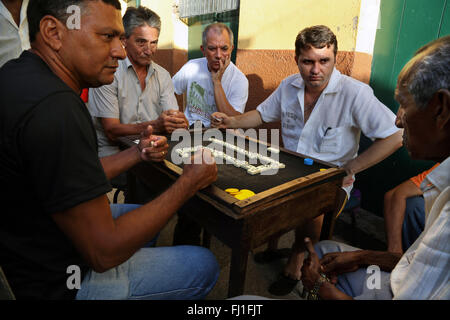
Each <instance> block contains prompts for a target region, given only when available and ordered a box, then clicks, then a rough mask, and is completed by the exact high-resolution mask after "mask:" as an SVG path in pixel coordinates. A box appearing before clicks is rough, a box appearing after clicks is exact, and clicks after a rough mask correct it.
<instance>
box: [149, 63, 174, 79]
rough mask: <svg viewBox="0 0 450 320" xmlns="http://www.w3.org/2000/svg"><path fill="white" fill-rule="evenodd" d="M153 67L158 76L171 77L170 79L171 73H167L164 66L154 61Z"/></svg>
mask: <svg viewBox="0 0 450 320" xmlns="http://www.w3.org/2000/svg"><path fill="white" fill-rule="evenodd" d="M152 67H153V69H155V72H156V73H157V74H158V76H163V77H169V78H170V73H169V71H167V70H166V69H165V68H163V67H162V66H160V65H159V64H157V63H156V62H154V61H152Z"/></svg>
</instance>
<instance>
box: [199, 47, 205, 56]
mask: <svg viewBox="0 0 450 320" xmlns="http://www.w3.org/2000/svg"><path fill="white" fill-rule="evenodd" d="M200 50H201V51H202V53H203V56H205V48H203V45H201V46H200Z"/></svg>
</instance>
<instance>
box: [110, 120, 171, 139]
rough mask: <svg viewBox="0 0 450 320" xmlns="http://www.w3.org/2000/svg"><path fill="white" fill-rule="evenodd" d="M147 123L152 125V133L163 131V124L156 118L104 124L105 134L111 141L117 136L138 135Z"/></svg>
mask: <svg viewBox="0 0 450 320" xmlns="http://www.w3.org/2000/svg"><path fill="white" fill-rule="evenodd" d="M149 125H151V126H152V127H153V132H154V133H161V132H163V131H164V130H163V126H162V122H161V120H160V119H159V118H158V119H156V120H152V121H145V122H141V123H128V124H125V123H117V124H114V125H110V126H104V130H105V133H106V136H107V137H108V139H110V140H111V141H116V140H117V138H120V137H124V136H132V135H139V134H141V132H142V131H144V130H145V129H146V128H147V127H148V126H149Z"/></svg>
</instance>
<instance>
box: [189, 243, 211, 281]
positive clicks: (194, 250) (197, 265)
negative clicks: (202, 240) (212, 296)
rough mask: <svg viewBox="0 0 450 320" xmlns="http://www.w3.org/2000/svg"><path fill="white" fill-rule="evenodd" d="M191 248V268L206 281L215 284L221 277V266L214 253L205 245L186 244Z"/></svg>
mask: <svg viewBox="0 0 450 320" xmlns="http://www.w3.org/2000/svg"><path fill="white" fill-rule="evenodd" d="M184 247H185V248H186V250H189V253H190V254H189V257H190V259H189V262H190V264H191V270H192V271H193V272H196V273H197V274H198V275H199V276H200V277H201V278H203V279H205V281H207V282H210V283H211V284H212V285H214V284H215V283H216V281H217V278H218V277H219V273H220V267H219V263H218V262H217V259H216V257H215V256H214V254H213V253H212V252H211V251H210V250H208V249H206V248H203V247H198V246H184Z"/></svg>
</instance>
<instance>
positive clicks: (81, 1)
mask: <svg viewBox="0 0 450 320" xmlns="http://www.w3.org/2000/svg"><path fill="white" fill-rule="evenodd" d="M120 9H121V6H120V2H119V1H118V0H58V1H54V0H30V2H29V6H28V12H27V16H28V21H29V35H30V43H31V50H30V51H24V52H23V53H22V55H21V56H20V57H19V58H18V59H14V60H11V61H9V62H7V63H6V64H5V65H4V66H3V67H2V68H0V132H1V134H0V172H2V174H1V175H0V183H1V184H2V185H3V186H7V188H5V190H2V192H1V193H0V200H1V201H2V203H4V204H10V205H9V206H8V205H5V207H4V209H2V212H1V218H2V222H1V223H0V266H1V267H2V268H3V270H4V273H5V275H6V277H7V278H8V281H9V283H10V285H11V287H12V291H13V293H14V294H15V295H16V297H17V298H18V299H75V298H76V299H202V298H204V297H205V296H206V295H207V294H208V292H209V291H210V290H211V289H212V288H213V286H214V284H215V282H216V281H217V277H218V274H219V268H218V264H217V261H216V259H215V257H214V256H213V254H212V253H211V252H210V251H208V250H206V249H204V248H200V247H191V246H180V247H156V248H146V247H144V246H145V245H146V244H147V243H148V242H149V241H151V240H152V239H154V238H155V236H156V235H157V234H158V233H159V232H160V231H161V229H162V228H163V227H164V226H165V224H166V223H167V221H168V220H169V219H170V218H171V217H172V216H173V215H174V213H175V212H176V210H178V208H179V207H180V206H181V205H182V204H183V203H184V202H185V201H186V200H187V199H189V198H190V197H191V196H193V195H194V194H195V192H196V191H198V190H199V189H202V188H204V187H206V186H208V185H209V184H210V183H211V182H212V181H214V180H215V179H216V177H217V167H216V165H215V163H214V162H213V160H211V154H210V153H208V152H204V153H201V152H198V153H197V154H196V155H195V158H194V159H192V161H191V163H192V164H189V165H185V166H184V171H183V174H182V175H181V176H180V177H179V179H178V180H176V181H175V182H174V184H173V185H172V186H171V187H170V188H168V189H167V190H166V191H165V192H163V193H162V194H161V195H159V197H158V198H156V199H155V200H153V201H151V202H149V203H146V204H145V205H142V206H133V207H129V205H124V204H122V205H115V206H110V205H109V203H108V198H107V196H106V193H107V192H109V191H110V190H111V186H110V184H109V181H108V180H109V179H111V178H113V177H115V176H117V175H118V174H120V173H122V172H124V171H126V170H128V169H129V168H131V167H132V166H134V165H136V164H138V163H139V162H141V161H162V160H163V159H164V156H165V154H166V152H167V149H168V145H167V139H166V138H165V137H162V136H155V135H153V134H152V127H151V126H147V127H145V128H143V132H142V133H141V138H140V141H139V143H138V144H137V145H136V146H134V147H131V148H129V149H127V150H124V151H122V152H120V153H117V154H114V155H111V156H108V157H103V158H101V159H99V157H98V147H97V139H96V133H95V128H94V126H93V123H92V119H91V116H90V114H89V112H88V111H87V108H86V105H85V104H84V102H83V101H82V100H81V99H80V97H79V95H80V92H81V90H82V89H83V88H92V87H99V86H102V85H105V84H110V83H112V82H113V80H114V72H115V71H116V68H117V65H118V61H119V60H122V59H124V58H125V56H126V53H125V50H124V48H123V46H122V42H121V38H122V36H123V34H124V29H123V24H122V19H121V10H120ZM70 12H72V14H70ZM72 15H75V16H72ZM69 18H71V19H70V21H72V20H78V21H79V26H78V27H76V23H75V24H72V23H68V21H69ZM72 18H74V19H72ZM74 25H75V26H74ZM24 196H26V197H27V198H26V199H25V200H24V198H23V197H24Z"/></svg>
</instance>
